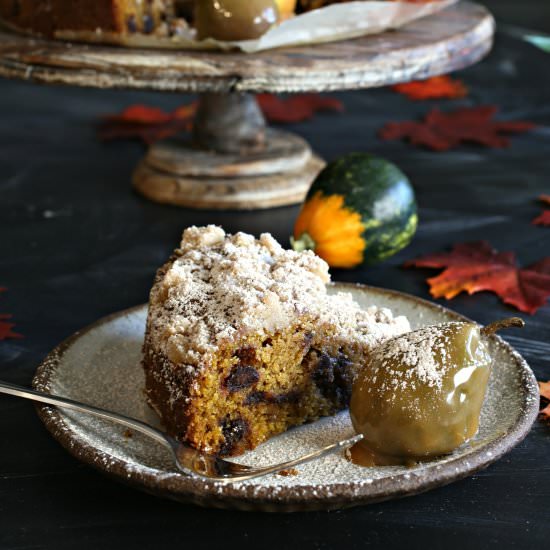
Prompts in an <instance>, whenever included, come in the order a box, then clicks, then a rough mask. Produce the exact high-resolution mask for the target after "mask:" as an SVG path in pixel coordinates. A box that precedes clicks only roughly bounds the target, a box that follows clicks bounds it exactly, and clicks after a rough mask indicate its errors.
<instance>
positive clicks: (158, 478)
mask: <svg viewBox="0 0 550 550" xmlns="http://www.w3.org/2000/svg"><path fill="white" fill-rule="evenodd" d="M334 289H337V290H344V291H349V292H351V293H352V294H353V295H354V298H355V299H356V300H357V301H358V302H359V303H360V304H362V305H364V306H367V305H371V304H376V305H378V306H385V307H390V308H391V309H392V310H393V311H394V312H395V313H396V314H403V315H407V317H408V318H409V319H410V321H411V325H412V326H413V328H418V327H421V326H425V325H429V324H434V323H440V322H445V321H450V320H457V319H458V320H460V319H463V317H461V316H460V315H458V314H457V313H453V312H452V311H449V310H447V309H444V308H442V307H440V306H438V305H435V304H432V303H430V302H427V301H424V300H421V299H419V298H415V297H413V296H408V295H405V294H400V293H397V292H392V291H388V290H382V289H377V288H371V287H365V286H358V285H345V284H336V285H334ZM146 311H147V308H146V306H140V307H137V308H134V309H130V310H127V311H122V312H120V313H116V314H114V315H111V316H109V317H106V318H104V319H101V320H100V321H98V322H97V323H95V324H93V325H92V326H90V327H88V328H86V329H84V330H82V331H80V332H78V333H77V334H75V335H74V336H72V337H71V338H69V339H68V340H67V341H65V342H64V343H63V344H61V345H60V346H59V347H57V348H56V349H55V350H54V351H52V353H51V354H50V355H49V356H48V357H47V358H46V360H45V361H44V362H43V363H42V365H41V366H40V367H39V369H38V371H37V374H36V376H35V379H34V385H35V387H36V388H37V389H38V390H42V391H47V392H50V393H53V394H57V395H61V396H65V397H70V398H72V399H76V400H79V401H83V402H86V403H91V404H93V405H97V406H100V407H104V408H106V409H110V410H113V411H117V412H120V413H123V414H126V415H129V416H133V417H135V418H139V419H142V420H145V421H147V422H150V423H151V424H155V425H158V421H157V419H156V417H155V415H154V414H153V413H152V412H151V410H150V409H149V408H148V406H147V404H146V402H145V397H144V392H143V387H144V376H143V373H142V370H141V366H140V355H141V344H142V339H143V333H144V327H145V317H146ZM491 346H492V351H493V354H494V357H495V363H494V369H493V373H492V376H491V380H490V385H489V389H488V394H487V398H486V401H485V405H484V408H483V411H482V415H481V427H480V430H479V433H478V435H477V436H476V438H475V439H474V440H473V441H472V442H470V443H469V444H467V445H464V446H463V447H461V448H460V449H458V450H456V451H455V452H454V453H453V454H452V455H450V456H446V457H443V458H441V459H439V460H435V461H433V462H429V463H425V464H422V465H419V466H416V467H414V468H405V467H396V466H391V467H377V468H361V467H358V466H354V465H353V464H351V463H349V462H348V461H347V460H346V459H345V458H344V456H343V455H334V456H331V457H327V458H325V459H322V460H319V461H316V462H313V463H310V464H306V465H303V466H300V467H299V469H298V474H297V475H290V476H286V477H283V476H281V475H273V476H269V477H265V478H260V479H256V480H251V481H248V482H242V483H233V484H228V485H223V484H219V483H214V482H207V481H200V480H196V479H190V478H188V477H186V476H184V475H181V474H179V473H178V472H177V471H176V469H175V467H174V465H173V464H172V462H171V460H170V457H169V455H168V454H167V452H165V450H164V448H163V447H161V446H160V445H157V444H156V443H154V442H152V441H151V440H148V439H146V438H145V437H142V436H141V435H139V434H134V435H131V437H130V436H129V434H128V433H125V429H124V428H123V427H121V426H117V425H114V424H111V423H108V422H105V421H101V420H99V419H94V418H91V417H89V416H86V415H83V414H82V413H76V412H72V411H62V410H57V409H56V408H53V407H47V406H42V407H40V408H39V414H40V417H41V419H42V420H43V421H44V423H45V424H46V427H47V428H48V430H49V431H50V432H51V433H52V434H53V436H54V437H55V438H56V439H57V440H58V441H59V442H60V443H61V444H62V445H63V446H64V447H65V448H66V449H67V450H68V451H69V452H70V453H71V454H73V455H74V456H76V457H77V458H79V459H81V460H82V461H84V462H86V463H88V464H90V465H92V466H94V467H96V468H97V469H99V470H101V471H103V472H105V473H107V474H110V475H111V476H113V477H115V478H117V479H119V480H121V481H125V482H127V483H129V484H131V485H133V486H135V487H137V488H140V489H143V490H145V491H148V492H151V493H155V494H158V495H162V496H166V497H170V498H173V499H177V500H181V501H185V502H194V503H197V504H200V505H204V506H215V507H220V508H239V509H246V510H266V511H295V510H318V509H331V508H341V507H346V506H355V505H360V504H366V503H369V502H375V501H380V500H385V499H390V498H395V497H401V496H405V495H412V494H415V493H420V492H422V491H426V490H428V489H431V488H433V487H437V486H440V485H444V484H446V483H450V482H451V481H454V480H456V479H460V478H463V477H465V476H467V475H470V474H472V473H473V472H475V471H477V470H479V469H480V468H483V467H485V466H487V465H489V464H490V463H491V462H494V461H495V460H496V459H498V458H499V457H501V456H502V455H503V454H504V453H506V452H507V451H509V450H510V449H511V448H512V447H513V446H514V445H516V444H517V443H519V442H520V441H521V440H522V439H523V438H524V437H525V436H526V434H527V433H528V431H529V429H530V427H531V425H532V423H533V422H534V420H535V418H536V416H537V412H538V404H539V395H538V388H537V384H536V381H535V378H534V376H533V373H532V372H531V369H530V368H529V366H528V365H527V363H526V362H525V360H524V359H523V358H522V357H521V356H520V355H519V354H518V353H517V352H515V351H514V350H513V349H512V348H511V347H510V346H509V345H508V344H506V343H505V342H504V341H503V340H502V339H500V338H499V337H493V338H492V341H491ZM352 433H353V429H352V426H351V423H350V420H349V416H348V413H347V412H343V413H340V414H338V415H336V416H334V417H331V418H326V419H323V420H320V421H318V422H315V423H313V424H309V425H306V426H302V427H300V428H295V429H293V430H290V431H289V432H287V433H285V434H283V435H281V436H279V437H276V438H273V439H272V440H270V441H269V442H267V443H265V444H263V445H261V446H260V447H259V448H258V449H256V450H255V451H253V452H250V453H248V454H247V455H245V456H243V457H239V461H242V462H244V463H247V464H255V465H259V464H268V463H272V462H280V461H283V460H286V459H289V458H291V457H295V456H296V455H300V454H302V453H305V452H309V451H312V450H313V449H317V448H318V447H321V446H324V445H327V444H329V443H331V442H335V441H338V440H340V439H343V438H346V437H349V436H351V435H352Z"/></svg>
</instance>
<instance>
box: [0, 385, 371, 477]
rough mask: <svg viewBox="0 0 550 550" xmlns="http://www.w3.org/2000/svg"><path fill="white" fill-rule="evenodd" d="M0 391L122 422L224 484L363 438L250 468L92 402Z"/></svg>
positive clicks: (9, 388) (192, 472)
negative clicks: (204, 451) (203, 451)
mask: <svg viewBox="0 0 550 550" xmlns="http://www.w3.org/2000/svg"><path fill="white" fill-rule="evenodd" d="M0 393H5V394H8V395H12V396H15V397H22V398H24V399H30V400H31V401H39V402H40V403H46V404H48V405H56V406H57V407H62V408H65V409H71V410H74V411H79V412H84V413H89V414H91V415H93V416H97V417H99V418H104V419H106V420H111V421H113V422H116V423H118V424H121V425H122V426H126V427H127V428H131V429H133V430H136V431H137V432H141V433H142V434H144V435H146V436H148V437H150V438H151V439H154V440H155V441H156V442H157V443H161V444H162V445H164V446H165V447H166V448H167V449H168V450H169V451H170V453H171V455H172V458H173V459H174V462H175V464H176V466H177V467H178V469H179V470H180V472H182V473H184V474H186V475H188V476H191V477H195V478H203V479H209V480H212V481H220V482H225V483H233V482H236V481H245V480H247V479H253V478H255V477H260V476H265V475H269V474H274V473H277V472H280V471H281V470H287V469H289V468H293V467H294V466H298V465H299V464H305V463H306V462H311V461H312V460H315V459H316V458H321V457H324V456H327V455H329V454H332V453H335V452H338V451H341V450H344V449H347V448H348V447H351V446H352V445H354V444H355V443H357V442H358V441H360V440H361V439H362V438H363V436H362V435H356V436H354V437H352V438H350V439H346V440H343V441H339V442H338V443H333V444H332V445H328V446H327V447H323V448H322V449H319V450H317V451H314V452H312V453H309V454H307V455H303V456H301V457H299V458H295V459H294V460H289V461H288V462H282V463H281V464H274V465H272V466H266V467H262V468H253V467H251V466H245V465H242V464H236V463H235V462H230V461H228V460H224V459H222V458H218V457H216V456H212V455H207V454H205V453H202V452H200V451H197V450H196V449H193V448H192V447H190V446H189V445H185V444H184V443H180V442H179V441H176V440H175V439H174V438H173V437H170V436H169V435H168V434H166V433H164V432H161V431H160V430H157V429H156V428H153V427H152V426H149V424H146V423H145V422H142V421H141V420H136V419H135V418H130V417H128V416H124V415H122V414H118V413H115V412H111V411H106V410H104V409H100V408H98V407H94V406H92V405H86V404H84V403H79V402H78V401H73V400H72V399H67V398H65V397H57V396H54V395H50V394H48V393H43V392H38V391H35V390H31V389H28V388H24V387H21V386H15V385H14V384H9V383H7V382H1V381H0Z"/></svg>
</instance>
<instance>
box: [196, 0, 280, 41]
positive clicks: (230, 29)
mask: <svg viewBox="0 0 550 550" xmlns="http://www.w3.org/2000/svg"><path fill="white" fill-rule="evenodd" d="M278 21H279V10H278V8H277V3H276V2H275V0H201V1H200V2H197V3H196V4H195V27H196V29H197V37H198V39H199V40H203V39H205V38H215V39H216V40H223V41H237V40H252V39H254V38H259V37H260V36H262V34H264V33H265V32H266V31H268V30H269V29H270V28H271V27H272V26H273V25H274V24H275V23H277V22H278Z"/></svg>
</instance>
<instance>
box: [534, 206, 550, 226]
mask: <svg viewBox="0 0 550 550" xmlns="http://www.w3.org/2000/svg"><path fill="white" fill-rule="evenodd" d="M532 223H533V225H544V226H546V227H550V210H544V211H543V212H542V214H541V215H540V216H537V217H536V218H535V219H534V220H533V222H532Z"/></svg>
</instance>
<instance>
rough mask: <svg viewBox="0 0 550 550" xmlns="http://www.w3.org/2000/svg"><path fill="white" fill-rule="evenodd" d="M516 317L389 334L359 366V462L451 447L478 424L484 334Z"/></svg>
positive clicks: (395, 460) (414, 457)
mask: <svg viewBox="0 0 550 550" xmlns="http://www.w3.org/2000/svg"><path fill="white" fill-rule="evenodd" d="M511 326H516V327H519V326H523V321H522V320H521V319H519V318H512V319H507V320H505V321H499V322H496V323H493V324H491V325H489V326H487V327H486V328H481V327H480V326H479V325H477V324H475V323H467V322H450V323H443V324H439V325H434V326H429V327H425V328H421V329H419V330H415V331H412V332H409V333H407V334H404V335H401V336H398V337H396V338H393V339H391V340H389V341H387V342H385V343H384V344H382V345H381V346H380V347H378V348H377V349H376V350H375V351H374V352H373V354H372V355H371V357H370V360H369V361H368V363H367V364H366V365H365V366H364V368H363V369H362V370H361V371H360V373H359V375H358V377H357V379H356V381H355V383H354V386H353V392H352V397H351V405H350V414H351V420H352V423H353V426H354V428H355V429H356V431H357V433H361V434H363V437H364V439H363V440H362V441H361V442H359V443H358V444H357V446H356V447H355V448H354V449H352V451H351V459H352V461H354V462H356V463H361V464H362V465H375V464H378V465H383V464H407V463H414V462H417V461H420V460H427V459H430V458H433V457H436V456H440V455H444V454H448V453H450V452H451V451H453V450H454V449H456V448H457V447H459V446H460V445H462V444H463V443H465V442H466V441H468V440H469V439H471V438H472V437H473V436H474V435H475V434H476V433H477V431H478V428H479V417H480V413H481V407H482V405H483V401H484V398H485V393H486V389H487V384H488V381H489V375H490V372H491V367H492V362H493V360H492V357H491V352H490V347H489V345H488V337H489V336H490V335H491V334H493V333H494V332H496V331H497V330H499V329H502V328H508V327H511Z"/></svg>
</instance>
